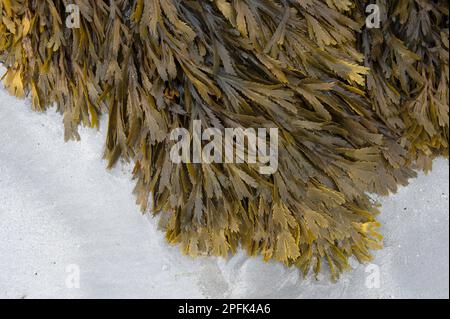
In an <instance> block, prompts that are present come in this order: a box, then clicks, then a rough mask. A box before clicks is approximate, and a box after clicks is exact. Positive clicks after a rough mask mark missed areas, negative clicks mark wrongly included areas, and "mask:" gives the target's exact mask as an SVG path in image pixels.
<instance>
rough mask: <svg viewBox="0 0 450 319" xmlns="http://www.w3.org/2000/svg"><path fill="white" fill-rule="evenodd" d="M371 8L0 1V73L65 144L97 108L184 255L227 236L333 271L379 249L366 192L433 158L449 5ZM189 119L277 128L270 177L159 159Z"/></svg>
mask: <svg viewBox="0 0 450 319" xmlns="http://www.w3.org/2000/svg"><path fill="white" fill-rule="evenodd" d="M377 3H379V5H380V7H381V8H382V12H384V14H385V17H384V20H383V23H382V28H381V29H367V28H365V27H364V24H363V20H364V16H363V15H364V5H365V1H360V0H346V1H343V0H301V1H298V0H296V1H294V0H203V1H190V0H186V1H180V0H145V1H144V0H71V1H69V0H46V1H38V0H0V35H1V38H0V61H1V62H2V63H3V64H4V65H5V66H6V67H7V72H6V74H5V76H4V79H3V81H4V84H5V87H6V88H7V89H8V90H9V92H10V93H11V94H13V95H15V96H17V97H20V98H23V97H26V96H30V97H31V100H32V105H33V108H34V109H35V110H36V111H45V110H46V109H47V108H48V107H50V106H52V105H55V104H56V106H57V109H58V111H59V112H61V114H63V118H64V126H65V138H66V139H78V138H79V135H78V133H77V127H78V126H79V125H80V124H81V125H85V126H89V127H98V125H99V122H98V118H99V117H100V116H101V115H102V114H108V115H109V123H108V132H107V138H106V143H105V158H106V159H107V160H108V161H109V166H110V167H111V166H113V165H114V164H115V163H116V162H117V161H118V160H120V159H122V160H125V161H133V162H134V163H135V168H134V172H133V175H134V179H135V180H136V188H135V193H136V196H137V202H138V204H139V205H140V206H141V208H142V210H143V211H145V212H146V211H150V212H151V213H152V214H154V215H158V216H159V218H160V224H161V226H162V227H163V229H164V230H165V232H166V238H167V240H168V241H169V242H170V243H173V244H180V245H181V248H182V250H183V251H184V252H185V253H186V254H189V255H192V256H196V255H199V254H210V255H218V256H225V257H226V256H228V255H229V254H230V253H234V252H235V251H236V249H237V248H238V247H239V246H240V247H242V248H243V249H245V250H246V251H247V252H248V254H249V255H252V256H254V255H262V256H263V258H264V260H271V259H275V260H278V261H280V262H282V263H284V264H285V265H287V266H295V267H298V268H299V269H300V270H301V272H302V273H303V274H304V275H307V274H308V273H309V272H310V271H311V269H313V271H314V272H315V273H318V272H319V271H320V269H321V265H322V263H324V262H325V263H326V264H327V266H328V267H329V269H330V271H331V274H332V277H333V278H334V279H336V278H338V276H339V274H340V273H341V272H342V271H344V270H345V269H347V268H348V267H349V266H348V258H349V257H352V256H353V257H356V258H357V259H358V260H359V261H360V262H366V261H369V260H371V258H372V256H371V253H370V250H373V249H379V248H381V242H382V237H381V235H380V234H379V233H378V232H377V228H378V227H379V223H378V222H377V221H376V215H377V214H378V209H377V207H376V205H374V203H373V202H372V201H371V200H370V198H369V197H368V195H367V193H376V194H381V195H388V194H389V193H391V192H395V191H396V190H397V187H398V185H406V184H407V182H408V179H409V178H411V177H413V176H414V175H415V173H414V171H413V169H414V168H416V167H418V168H422V169H430V163H431V159H432V158H433V157H434V156H437V155H448V100H447V99H448V79H449V77H448V4H447V2H446V1H440V0H437V1H432V0H415V1H412V0H411V1H406V0H399V1H394V2H392V1H385V0H381V1H378V2H377ZM388 3H389V4H388ZM70 4H75V5H77V7H78V8H79V10H80V21H79V22H80V23H79V25H78V26H77V27H76V28H69V27H67V25H66V24H65V18H66V16H67V13H66V8H67V6H68V5H70ZM366 79H367V80H366ZM194 120H201V122H202V125H204V126H205V127H215V128H261V127H262V128H273V127H275V128H278V129H279V132H280V135H279V141H278V142H279V165H278V170H277V171H276V172H275V173H274V174H272V175H268V176H266V175H261V174H260V173H259V171H258V168H259V167H258V165H255V164H252V163H249V162H248V161H244V163H223V164H219V163H212V164H205V163H203V164H194V163H179V164H177V163H174V162H173V161H171V160H170V149H171V146H172V145H173V142H172V141H170V140H169V139H168V138H167V136H168V135H169V134H170V132H171V131H172V130H173V129H175V128H186V129H189V130H192V125H193V121H194Z"/></svg>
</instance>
